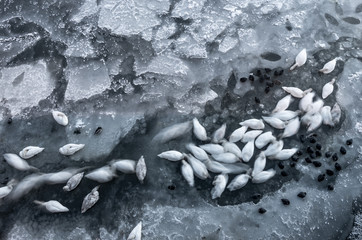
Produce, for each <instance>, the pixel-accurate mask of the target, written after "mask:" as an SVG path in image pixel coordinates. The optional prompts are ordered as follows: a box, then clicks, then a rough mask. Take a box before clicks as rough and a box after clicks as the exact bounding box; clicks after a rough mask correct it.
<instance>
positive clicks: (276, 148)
mask: <svg viewBox="0 0 362 240" xmlns="http://www.w3.org/2000/svg"><path fill="white" fill-rule="evenodd" d="M283 147H284V142H283V140H279V141H274V142H272V143H271V144H270V145H269V146H268V147H267V149H266V150H265V151H264V154H265V156H266V157H269V156H273V155H276V154H278V152H280V151H281V150H282V149H283Z"/></svg>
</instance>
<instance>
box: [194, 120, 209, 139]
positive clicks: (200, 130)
mask: <svg viewBox="0 0 362 240" xmlns="http://www.w3.org/2000/svg"><path fill="white" fill-rule="evenodd" d="M192 123H193V132H194V135H195V136H196V138H197V139H199V140H201V141H206V140H207V133H206V129H205V128H204V127H203V126H202V125H201V124H200V122H199V120H197V118H194V119H193V120H192Z"/></svg>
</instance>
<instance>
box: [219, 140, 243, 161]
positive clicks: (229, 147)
mask: <svg viewBox="0 0 362 240" xmlns="http://www.w3.org/2000/svg"><path fill="white" fill-rule="evenodd" d="M223 146H224V151H225V152H230V153H233V154H235V156H237V157H238V158H241V150H240V148H239V147H238V146H237V145H236V144H235V143H232V142H226V141H225V142H224V143H223Z"/></svg>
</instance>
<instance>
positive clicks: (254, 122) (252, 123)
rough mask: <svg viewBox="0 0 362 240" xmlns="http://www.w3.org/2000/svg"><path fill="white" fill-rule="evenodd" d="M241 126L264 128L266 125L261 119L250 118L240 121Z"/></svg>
mask: <svg viewBox="0 0 362 240" xmlns="http://www.w3.org/2000/svg"><path fill="white" fill-rule="evenodd" d="M239 124H240V125H241V126H247V127H249V128H252V129H264V127H265V125H264V123H263V120H261V119H248V120H245V121H243V122H240V123H239Z"/></svg>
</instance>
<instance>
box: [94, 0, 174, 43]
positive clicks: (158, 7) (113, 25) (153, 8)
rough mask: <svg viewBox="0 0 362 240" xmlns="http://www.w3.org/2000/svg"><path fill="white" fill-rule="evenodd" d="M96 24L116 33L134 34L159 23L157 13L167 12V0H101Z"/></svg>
mask: <svg viewBox="0 0 362 240" xmlns="http://www.w3.org/2000/svg"><path fill="white" fill-rule="evenodd" d="M100 9H101V10H100V14H99V20H98V26H99V27H101V28H107V29H109V30H111V31H112V32H113V33H114V34H117V35H125V36H129V35H135V34H138V33H140V32H142V31H143V30H145V29H148V28H151V27H154V26H157V25H159V24H160V23H161V20H160V18H159V17H158V15H161V14H165V13H167V11H168V9H169V1H168V0H152V1H148V0H146V1H134V0H127V1H124V2H122V3H120V2H119V1H114V0H106V1H102V5H101V6H100Z"/></svg>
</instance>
